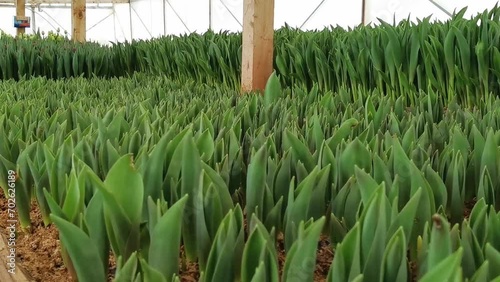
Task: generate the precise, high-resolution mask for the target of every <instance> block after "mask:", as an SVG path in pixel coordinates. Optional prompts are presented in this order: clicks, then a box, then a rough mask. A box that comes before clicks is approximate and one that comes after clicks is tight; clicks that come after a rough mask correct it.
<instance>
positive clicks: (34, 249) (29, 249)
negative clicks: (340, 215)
mask: <svg viewBox="0 0 500 282" xmlns="http://www.w3.org/2000/svg"><path fill="white" fill-rule="evenodd" d="M30 216H31V221H32V231H31V233H27V232H22V231H21V227H20V226H19V223H17V224H16V231H17V237H16V254H17V258H16V263H17V265H18V266H20V267H21V268H22V269H24V270H25V272H26V276H27V277H28V279H29V280H30V281H35V282H52V281H53V282H71V281H72V280H71V276H70V274H69V272H68V270H67V269H66V267H65V266H64V264H63V260H62V257H61V253H60V241H59V232H58V231H57V228H56V227H55V226H54V225H52V224H51V225H49V226H48V227H45V226H44V224H43V221H42V216H41V213H40V210H39V209H38V206H37V204H36V201H33V202H32V204H31V211H30ZM7 219H8V210H7V199H6V198H5V196H4V193H3V190H1V189H0V227H1V229H2V231H1V233H2V235H3V236H4V237H5V236H7V229H6V228H7V225H8V224H7ZM277 250H278V264H279V272H280V274H282V272H283V267H284V262H285V251H284V240H283V237H282V236H280V237H279V238H278V242H277ZM183 252H184V248H183V247H182V246H181V254H180V256H181V257H183V256H184V254H183ZM332 261H333V250H332V248H331V245H330V242H329V240H328V238H327V237H325V236H322V237H321V240H320V241H319V242H318V250H317V257H316V268H315V271H314V281H326V278H327V276H328V271H329V269H330V265H331V263H332ZM179 266H180V267H179V274H180V277H181V281H185V282H194V281H198V279H199V277H200V273H199V267H198V264H197V263H195V262H186V263H185V265H182V262H181V261H180V262H179ZM115 271H116V265H115V261H114V258H113V256H111V257H110V268H109V273H110V274H109V276H108V281H112V279H113V278H114V273H115Z"/></svg>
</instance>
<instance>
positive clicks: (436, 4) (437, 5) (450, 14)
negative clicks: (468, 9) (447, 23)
mask: <svg viewBox="0 0 500 282" xmlns="http://www.w3.org/2000/svg"><path fill="white" fill-rule="evenodd" d="M429 2H431V3H432V5H434V6H436V7H437V8H438V9H439V10H441V11H442V12H443V13H445V14H446V15H448V17H450V18H451V17H453V14H452V13H450V12H449V11H448V10H446V9H445V8H444V7H443V6H441V5H440V4H439V3H438V2H436V1H434V0H429Z"/></svg>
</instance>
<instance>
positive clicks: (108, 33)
mask: <svg viewBox="0 0 500 282" xmlns="http://www.w3.org/2000/svg"><path fill="white" fill-rule="evenodd" d="M4 2H8V1H4ZM497 3H498V1H496V0H482V1H473V0H458V1H453V2H450V1H444V0H419V1H411V0H366V14H365V17H366V19H365V20H366V22H367V23H370V22H371V23H373V24H376V23H377V22H378V19H382V20H384V21H387V22H391V23H392V22H393V21H394V20H396V22H399V21H401V20H403V19H406V18H408V17H410V18H411V19H412V20H416V19H417V18H423V17H427V16H429V15H431V17H432V19H433V20H446V19H447V18H448V17H449V14H450V13H452V12H453V10H455V9H461V8H463V7H466V6H467V7H468V12H467V14H466V15H467V16H471V15H474V14H476V13H478V12H482V11H484V10H485V9H488V8H491V7H493V6H494V5H495V4H497ZM275 5H276V7H275V11H276V12H275V28H280V27H282V26H283V25H285V23H287V24H288V25H290V26H293V27H299V28H301V29H304V30H313V29H322V28H324V27H325V26H330V25H334V26H336V25H339V26H342V27H355V26H357V25H359V24H360V23H361V22H362V13H361V11H362V0H353V1H345V2H344V3H343V4H341V5H339V1H335V0H308V1H303V0H275ZM14 15H15V8H14V5H13V4H12V3H10V4H9V3H3V4H0V29H1V30H3V31H4V32H6V33H9V34H12V35H13V34H15V28H14V27H13V16H14ZM26 15H27V16H31V17H32V28H30V29H28V30H27V33H32V32H33V31H34V30H39V31H40V32H45V33H48V32H49V31H52V32H56V31H57V30H59V31H60V32H61V33H64V32H65V31H66V32H68V34H70V31H71V7H70V5H69V4H66V5H64V4H62V5H55V4H53V5H40V6H39V7H30V6H29V5H27V9H26ZM242 19H243V0H165V1H161V0H132V1H131V3H130V4H88V5H87V38H88V40H91V41H97V42H100V43H109V42H123V41H125V40H129V41H130V40H131V39H150V38H154V37H158V36H162V35H167V34H174V35H180V34H185V33H192V32H199V33H202V32H204V31H206V30H208V29H209V28H211V29H213V30H215V31H221V30H228V31H241V30H242Z"/></svg>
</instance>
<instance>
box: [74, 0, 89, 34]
mask: <svg viewBox="0 0 500 282" xmlns="http://www.w3.org/2000/svg"><path fill="white" fill-rule="evenodd" d="M85 3H86V0H72V1H71V10H72V12H73V15H72V17H71V25H72V30H73V33H72V37H73V40H74V41H79V42H85V38H86V34H87V14H86V7H85Z"/></svg>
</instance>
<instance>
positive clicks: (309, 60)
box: [0, 7, 500, 104]
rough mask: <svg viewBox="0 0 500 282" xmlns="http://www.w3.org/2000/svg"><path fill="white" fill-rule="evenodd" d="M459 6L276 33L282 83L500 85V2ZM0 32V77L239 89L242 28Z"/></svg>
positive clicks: (476, 96)
mask: <svg viewBox="0 0 500 282" xmlns="http://www.w3.org/2000/svg"><path fill="white" fill-rule="evenodd" d="M464 13H465V10H462V11H460V12H458V13H457V14H456V15H455V16H454V17H453V19H452V20H449V21H446V22H438V23H430V17H429V18H426V19H423V20H420V21H419V22H418V23H412V22H410V21H402V22H401V23H399V24H397V25H390V24H388V23H382V25H381V26H378V27H371V26H366V27H358V28H356V29H354V30H345V29H343V28H341V27H330V28H327V29H325V30H322V31H316V32H304V31H300V30H296V29H291V28H289V27H285V28H282V29H280V30H278V31H277V32H276V37H275V59H276V60H275V68H276V70H277V73H278V75H279V76H280V78H281V82H282V83H283V84H285V85H302V86H305V87H308V89H310V88H311V87H312V85H313V84H314V83H316V84H317V85H318V87H319V89H320V90H332V91H338V90H339V89H340V88H342V87H345V86H348V87H360V88H362V89H364V90H373V89H378V90H379V91H380V92H382V93H386V94H387V95H395V96H398V95H401V94H403V93H405V92H407V91H410V90H416V91H419V90H424V91H427V90H428V88H433V89H435V90H438V91H440V92H441V94H440V97H442V99H445V100H446V99H448V98H450V97H453V96H457V95H458V96H459V97H460V99H463V100H467V102H469V103H470V104H472V103H477V102H479V101H481V97H482V95H481V93H489V92H490V91H493V92H495V93H496V92H498V91H499V90H500V88H499V86H498V85H499V81H500V51H499V47H498V46H500V26H499V24H498V22H499V20H500V9H499V8H496V7H495V8H493V9H492V10H490V11H485V12H484V13H482V14H479V15H477V16H475V17H473V18H472V19H465V18H463V15H464ZM58 41H59V40H46V39H44V38H42V37H41V36H35V37H33V38H30V39H16V38H12V37H8V36H5V35H4V36H1V37H0V47H2V45H3V51H2V52H0V79H10V78H13V79H20V78H22V77H32V76H44V77H47V78H53V79H58V78H67V77H78V76H84V77H94V76H98V77H107V78H109V77H119V76H124V75H131V74H133V73H134V72H136V71H140V72H149V73H153V74H161V75H165V76H167V77H169V78H171V79H185V78H192V79H196V80H197V81H198V82H202V83H210V84H216V83H224V84H225V85H228V86H230V87H232V88H235V89H237V88H239V78H240V69H241V33H228V32H224V33H219V34H215V33H213V32H207V33H205V34H203V35H200V34H189V35H184V36H166V37H163V38H159V39H152V40H147V41H143V40H141V41H134V42H132V43H119V44H114V45H112V46H100V45H98V44H94V43H92V44H84V45H82V44H79V43H73V42H71V41H69V40H65V41H64V43H60V42H58Z"/></svg>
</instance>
